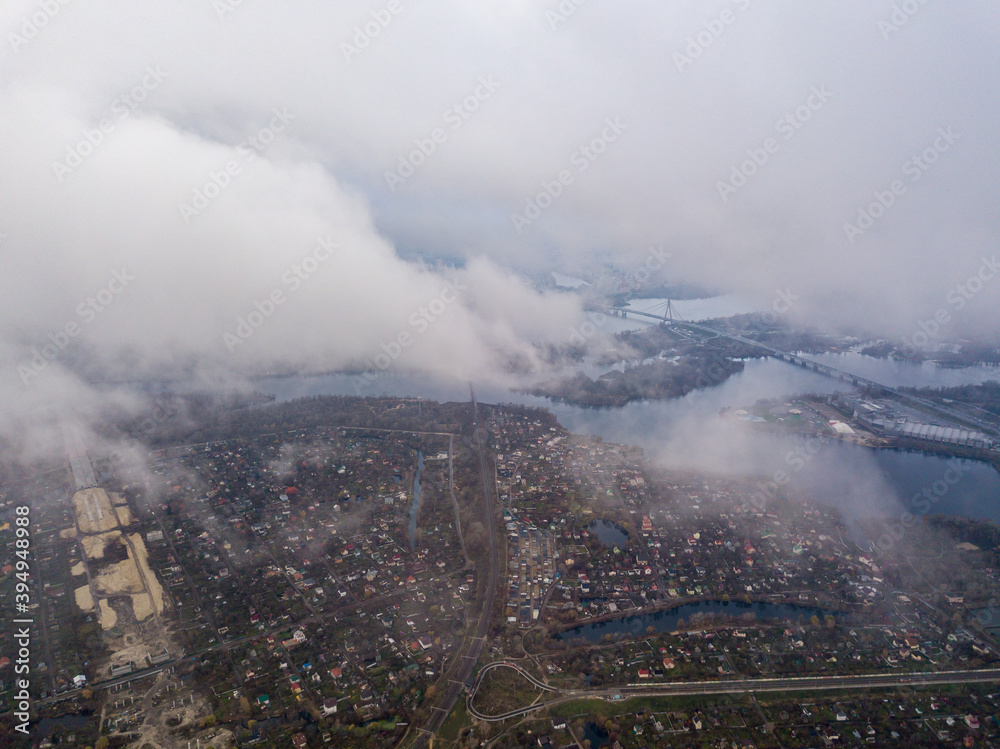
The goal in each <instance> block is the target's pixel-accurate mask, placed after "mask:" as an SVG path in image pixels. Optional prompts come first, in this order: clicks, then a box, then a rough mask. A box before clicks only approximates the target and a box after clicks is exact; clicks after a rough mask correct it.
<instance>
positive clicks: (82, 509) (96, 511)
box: [73, 489, 118, 533]
mask: <svg viewBox="0 0 1000 749" xmlns="http://www.w3.org/2000/svg"><path fill="white" fill-rule="evenodd" d="M73 508H74V509H75V510H76V522H77V524H78V525H79V526H80V531H81V532H82V533H102V532H104V531H109V530H111V529H112V528H117V527H118V518H117V517H115V513H114V510H113V508H112V506H111V498H110V497H108V493H107V492H106V491H104V490H103V489H83V490H82V491H78V492H77V493H76V494H74V495H73Z"/></svg>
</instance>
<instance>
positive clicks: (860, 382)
mask: <svg viewBox="0 0 1000 749" xmlns="http://www.w3.org/2000/svg"><path fill="white" fill-rule="evenodd" d="M597 309H598V310H600V311H601V312H604V313H605V314H608V315H612V316H614V317H622V318H626V317H628V316H629V315H634V316H636V317H643V318H648V319H651V320H656V321H657V322H658V323H660V324H661V325H664V326H668V327H672V328H674V329H676V330H678V331H683V330H688V331H696V332H698V333H702V334H705V335H710V336H712V337H713V338H726V339H728V340H730V341H736V342H737V343H742V344H744V345H746V346H751V347H753V348H756V349H760V350H762V351H764V352H765V353H767V355H768V356H773V357H774V358H775V359H781V360H783V361H787V362H788V363H789V364H795V365H796V366H799V367H802V368H804V369H808V370H812V371H813V372H816V373H817V374H821V375H824V376H826V377H830V378H832V379H835V380H839V381H841V382H846V383H850V384H851V385H852V386H853V387H856V388H865V389H866V390H868V391H869V392H871V393H873V394H875V395H879V396H892V397H894V398H898V399H899V400H902V401H907V402H909V403H911V404H913V405H914V406H917V407H919V408H921V409H923V410H925V411H934V412H935V413H938V414H941V415H942V416H945V417H947V418H948V419H950V420H951V421H957V422H958V423H960V424H970V423H971V424H973V425H975V426H976V428H978V429H981V430H983V431H984V432H987V433H990V434H993V435H997V434H998V431H997V429H996V427H994V426H993V425H992V424H987V423H985V422H983V421H981V420H979V419H974V418H972V417H970V416H967V415H965V414H960V413H958V412H956V411H953V410H951V409H949V408H945V407H944V406H940V405H938V404H937V403H932V402H931V401H928V400H925V399H923V398H919V397H917V396H915V395H912V394H910V393H906V392H903V391H901V390H897V389H896V388H894V387H890V386H889V385H886V384H884V383H881V382H877V381H875V380H871V379H869V378H867V377H860V376H858V375H856V374H852V373H851V372H847V371H845V370H843V369H838V368H837V367H831V366H830V365H829V364H822V363H820V362H817V361H813V360H812V359H807V358H806V357H804V356H800V355H798V354H792V353H790V352H788V351H782V350H781V349H777V348H775V347H774V346H768V345H767V344H766V343H761V342H760V341H755V340H753V339H752V338H745V337H744V336H741V335H737V334H735V333H727V332H725V331H723V330H717V329H716V328H712V327H710V326H708V325H701V324H699V323H693V322H686V321H684V320H681V319H678V316H677V314H676V311H673V307H672V305H671V304H670V300H667V302H666V308H665V311H664V313H663V314H662V315H659V314H654V313H652V312H642V311H639V310H634V309H627V308H625V307H607V306H600V307H597ZM654 309H655V307H654Z"/></svg>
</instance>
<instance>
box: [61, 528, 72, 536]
mask: <svg viewBox="0 0 1000 749" xmlns="http://www.w3.org/2000/svg"><path fill="white" fill-rule="evenodd" d="M59 538H76V528H63V529H62V530H61V531H59Z"/></svg>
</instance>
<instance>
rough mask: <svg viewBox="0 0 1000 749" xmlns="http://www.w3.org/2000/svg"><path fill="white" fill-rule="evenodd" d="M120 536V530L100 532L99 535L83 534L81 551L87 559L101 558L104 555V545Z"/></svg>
mask: <svg viewBox="0 0 1000 749" xmlns="http://www.w3.org/2000/svg"><path fill="white" fill-rule="evenodd" d="M119 536H121V531H111V532H110V533H102V534H101V535H99V536H84V538H83V553H84V554H86V555H87V559H102V558H103V557H104V547H105V546H106V545H108V544H110V543H112V542H114V540H115V539H117V538H118V537H119Z"/></svg>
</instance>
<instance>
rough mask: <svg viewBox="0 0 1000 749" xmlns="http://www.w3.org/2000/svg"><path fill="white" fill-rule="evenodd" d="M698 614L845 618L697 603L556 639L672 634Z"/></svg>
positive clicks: (799, 609)
mask: <svg viewBox="0 0 1000 749" xmlns="http://www.w3.org/2000/svg"><path fill="white" fill-rule="evenodd" d="M699 614H716V615H724V616H726V617H733V618H735V617H739V616H743V615H745V614H753V615H754V616H755V617H756V620H758V621H767V620H770V621H783V620H789V621H793V622H797V621H799V620H800V619H801V620H802V621H808V620H809V618H810V617H812V616H814V615H815V616H818V617H819V618H820V619H822V618H823V617H824V616H826V615H827V614H829V615H831V616H834V617H836V618H837V620H838V621H842V620H843V619H844V615H843V614H839V613H837V612H834V611H826V610H824V609H818V608H815V607H812V606H792V605H790V604H786V603H764V602H755V603H746V602H745V601H699V602H698V603H686V604H684V605H682V606H677V607H676V608H673V609H668V610H666V611H657V612H654V613H652V614H640V615H638V616H626V617H622V618H621V619H611V620H610V621H606V622H595V623H593V624H583V625H581V626H579V627H574V628H573V629H567V630H566V631H565V632H560V633H559V634H557V635H555V639H557V640H572V639H575V638H577V637H583V638H584V639H586V640H587V641H589V642H599V641H600V640H601V638H603V637H604V635H609V634H612V635H613V634H619V633H621V634H624V635H627V636H635V635H640V634H642V633H644V632H645V631H646V629H647V628H648V627H652V628H653V629H654V630H655V631H656V632H672V631H673V630H674V629H676V628H677V623H678V622H679V621H680V620H681V619H684V620H685V622H687V623H688V624H691V623H692V622H691V619H692V617H697V616H698V615H699Z"/></svg>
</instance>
